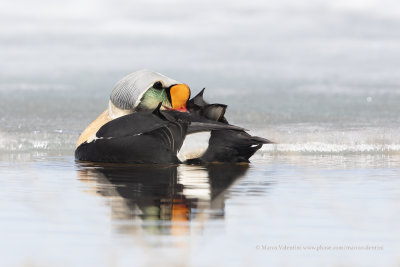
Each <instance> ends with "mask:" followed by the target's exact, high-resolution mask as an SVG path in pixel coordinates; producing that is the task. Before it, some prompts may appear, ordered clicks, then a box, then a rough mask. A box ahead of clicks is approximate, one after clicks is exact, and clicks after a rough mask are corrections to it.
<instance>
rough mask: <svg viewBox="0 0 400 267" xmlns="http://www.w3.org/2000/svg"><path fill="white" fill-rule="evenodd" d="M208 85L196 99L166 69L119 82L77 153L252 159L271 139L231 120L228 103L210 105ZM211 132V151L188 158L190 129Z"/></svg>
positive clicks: (148, 160)
mask: <svg viewBox="0 0 400 267" xmlns="http://www.w3.org/2000/svg"><path fill="white" fill-rule="evenodd" d="M203 92H204V89H203V90H202V91H201V92H200V93H199V94H198V95H197V96H196V97H194V98H193V99H191V100H189V98H190V88H189V86H188V85H186V84H183V83H180V82H178V81H175V80H173V79H171V78H168V77H166V76H164V75H162V74H160V73H157V72H153V71H149V70H140V71H136V72H134V73H132V74H130V75H128V76H126V77H124V78H123V79H121V80H120V81H119V82H117V84H116V85H115V86H114V87H113V89H112V91H111V95H110V99H109V103H108V108H107V109H106V110H105V111H104V112H103V113H101V114H100V115H99V116H98V117H97V118H96V119H95V120H94V121H93V122H92V123H90V124H89V126H88V127H87V128H86V129H85V130H84V131H83V132H82V134H81V135H80V137H79V139H78V142H77V144H76V150H75V158H76V159H77V160H80V161H91V162H109V163H132V164H141V163H144V164H179V163H187V164H205V163H210V162H249V161H248V160H249V158H250V157H251V156H252V155H253V154H254V153H255V152H256V151H257V150H258V149H260V148H261V146H262V145H263V144H268V143H271V142H270V141H269V140H267V139H264V138H261V137H256V136H251V135H249V134H248V133H246V130H245V129H243V128H241V127H238V126H234V125H231V124H229V123H228V121H227V120H226V118H225V117H224V114H225V110H226V107H227V106H226V105H222V104H208V103H207V102H206V101H204V99H203ZM199 132H210V133H211V137H210V139H209V144H208V148H207V150H206V151H205V152H204V153H203V154H202V155H200V156H199V157H196V158H191V159H186V160H185V161H184V162H182V161H181V160H180V159H179V158H178V152H179V150H180V149H181V147H182V145H183V142H184V141H185V138H186V136H187V135H189V134H194V133H199Z"/></svg>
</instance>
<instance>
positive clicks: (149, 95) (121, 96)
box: [110, 70, 190, 113]
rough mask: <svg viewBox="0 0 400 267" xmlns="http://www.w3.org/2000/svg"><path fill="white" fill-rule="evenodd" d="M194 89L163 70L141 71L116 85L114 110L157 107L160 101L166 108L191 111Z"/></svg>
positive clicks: (111, 100)
mask: <svg viewBox="0 0 400 267" xmlns="http://www.w3.org/2000/svg"><path fill="white" fill-rule="evenodd" d="M189 97H190V88H189V86H187V85H186V84H183V83H180V82H178V81H175V80H173V79H171V78H168V77H166V76H164V75H162V74H160V73H157V72H153V71H150V70H139V71H136V72H134V73H131V74H129V75H128V76H126V77H124V78H122V79H121V80H120V81H119V82H117V83H116V84H115V86H114V87H113V89H112V92H111V95H110V106H111V108H112V110H113V113H131V112H134V111H142V110H154V109H155V108H156V107H157V106H158V104H159V103H160V102H162V107H163V109H174V110H179V111H187V109H186V103H187V101H188V99H189Z"/></svg>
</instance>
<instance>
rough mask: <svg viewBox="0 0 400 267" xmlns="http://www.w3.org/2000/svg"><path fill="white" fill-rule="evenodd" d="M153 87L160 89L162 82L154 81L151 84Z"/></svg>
mask: <svg viewBox="0 0 400 267" xmlns="http://www.w3.org/2000/svg"><path fill="white" fill-rule="evenodd" d="M153 88H154V89H158V90H161V89H163V85H162V83H161V82H160V81H157V82H155V83H154V84H153Z"/></svg>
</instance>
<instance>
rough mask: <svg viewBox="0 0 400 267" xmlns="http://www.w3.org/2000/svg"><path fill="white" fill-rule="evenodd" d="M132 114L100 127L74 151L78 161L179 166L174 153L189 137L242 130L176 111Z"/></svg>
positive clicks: (156, 110) (157, 109) (158, 109)
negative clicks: (213, 132)
mask: <svg viewBox="0 0 400 267" xmlns="http://www.w3.org/2000/svg"><path fill="white" fill-rule="evenodd" d="M160 106H161V104H160V105H159V106H158V107H157V108H156V109H155V110H154V111H153V112H135V113H132V114H129V115H125V116H122V117H120V118H117V119H114V120H112V121H110V122H108V123H106V124H105V125H103V126H102V127H101V128H100V129H99V130H98V131H97V133H96V138H95V139H94V140H93V141H91V142H84V143H82V144H81V145H80V146H78V148H77V149H76V150H75V158H76V159H77V160H81V161H93V162H114V163H135V164H141V163H145V164H178V163H181V162H180V161H179V159H178V157H177V153H178V151H179V149H180V148H181V146H182V144H183V141H184V140H185V137H186V135H187V134H188V133H196V132H201V131H212V130H216V129H225V130H237V131H241V130H243V128H240V127H237V126H233V125H229V124H224V123H220V122H217V121H212V120H209V119H207V118H205V117H203V116H198V115H196V114H191V113H184V112H178V111H160Z"/></svg>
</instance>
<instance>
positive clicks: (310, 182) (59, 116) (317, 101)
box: [0, 0, 400, 266]
mask: <svg viewBox="0 0 400 267" xmlns="http://www.w3.org/2000/svg"><path fill="white" fill-rule="evenodd" d="M3 5H4V8H1V9H0V70H1V71H0V107H1V108H0V200H1V201H0V211H1V213H0V236H1V237H2V238H1V241H0V251H1V254H0V255H1V257H0V265H1V266H132V265H135V266H155V265H156V264H157V265H162V266H165V265H166V266H222V265H226V266H235V265H236V266H243V265H247V266H265V265H267V264H269V265H273V266H276V265H281V266H298V265H304V266H306V265H307V266H310V265H316V266H322V265H324V266H377V265H379V266H398V265H399V264H400V256H399V252H400V230H399V228H398V225H399V223H400V206H399V203H400V180H399V177H400V116H399V114H400V105H399V103H400V70H399V68H398V62H399V60H400V34H399V31H398V30H397V29H398V28H399V27H400V19H399V18H400V16H399V14H398V13H399V12H398V10H400V9H399V8H400V7H399V5H398V4H397V3H396V2H394V1H390V0H385V1H375V0H371V1H366V2H364V3H361V2H359V1H334V3H333V2H332V3H328V2H326V1H318V0H307V1H302V2H301V3H300V2H298V1H289V0H286V1H279V3H273V2H270V3H269V2H261V1H260V2H257V1H253V2H248V1H236V2H235V3H234V4H233V3H230V2H228V1H226V2H224V1H218V2H215V1H213V2H211V1H210V2H207V1H193V2H191V3H188V2H184V1H173V2H168V3H167V2H159V1H150V2H147V3H131V2H129V3H128V2H125V1H108V0H107V1H103V2H101V3H98V2H94V1H83V2H82V1H59V2H58V3H57V5H56V4H53V3H52V2H48V1H41V2H40V3H33V2H32V3H31V2H28V1H24V0H18V1H13V2H9V3H4V4H3ZM21 6H23V7H24V8H21ZM141 68H149V69H153V70H155V71H159V72H162V73H164V74H166V75H168V76H171V77H172V78H174V79H177V80H180V81H182V82H186V83H188V84H189V85H190V86H191V88H192V91H193V93H196V92H198V91H199V90H200V89H201V88H203V87H206V88H207V89H206V95H205V96H206V98H207V99H209V100H210V101H215V102H222V103H227V104H228V105H229V108H228V114H227V117H228V118H229V119H230V121H231V122H232V123H234V124H238V125H241V126H244V127H246V128H248V129H251V130H252V131H251V133H253V134H257V135H260V136H263V137H266V138H268V139H271V140H273V141H275V142H277V144H275V145H270V146H264V147H263V148H262V150H260V151H259V152H258V153H257V154H256V155H255V156H254V157H253V158H252V159H253V160H252V163H251V164H250V165H249V166H242V165H238V166H236V165H223V164H222V165H215V166H208V167H196V166H158V167H156V166H118V165H89V164H82V163H79V162H75V161H74V158H73V151H74V147H75V142H76V140H77V138H78V136H79V134H80V132H81V131H82V130H83V129H84V128H85V126H86V125H87V124H88V123H89V122H90V121H91V120H93V119H94V118H95V117H96V116H97V115H98V114H99V113H101V112H102V111H103V110H104V109H105V107H106V105H107V102H108V96H109V93H110V90H111V88H112V86H113V84H114V83H115V82H116V81H118V80H119V79H120V78H121V77H123V76H124V75H126V74H128V73H130V72H133V71H135V70H137V69H141ZM189 145H196V144H195V143H192V144H189Z"/></svg>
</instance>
